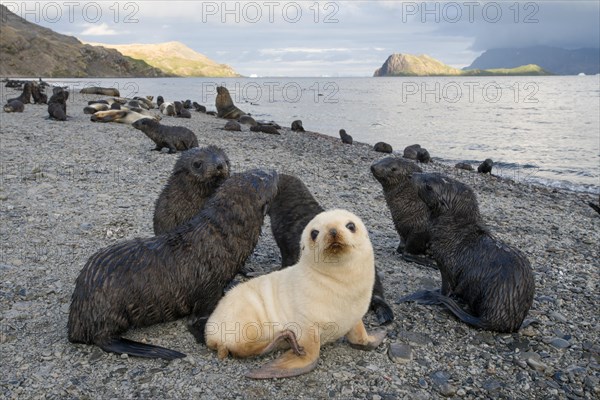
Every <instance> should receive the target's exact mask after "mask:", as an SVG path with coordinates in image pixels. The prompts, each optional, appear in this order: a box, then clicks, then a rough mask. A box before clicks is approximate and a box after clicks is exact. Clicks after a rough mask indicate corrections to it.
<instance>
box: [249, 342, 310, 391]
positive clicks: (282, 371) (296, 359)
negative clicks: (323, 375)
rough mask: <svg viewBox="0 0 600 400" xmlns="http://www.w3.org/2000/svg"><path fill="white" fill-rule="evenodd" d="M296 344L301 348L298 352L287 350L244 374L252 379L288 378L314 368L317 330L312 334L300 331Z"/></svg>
mask: <svg viewBox="0 0 600 400" xmlns="http://www.w3.org/2000/svg"><path fill="white" fill-rule="evenodd" d="M294 337H295V336H294ZM297 346H298V347H299V348H300V349H301V350H300V351H299V352H298V351H297V350H298V349H296V350H295V349H291V350H288V351H286V352H285V353H283V355H282V356H281V357H279V358H277V359H275V360H273V361H271V362H269V363H267V364H265V365H263V366H262V367H260V368H258V369H254V370H251V371H248V372H247V373H246V375H245V376H246V377H247V378H252V379H271V378H289V377H291V376H298V375H302V374H305V373H307V372H310V371H312V370H313V369H315V368H316V367H317V363H318V362H319V352H320V350H321V342H320V337H319V334H318V332H315V333H314V335H313V332H302V336H301V340H299V341H298V342H297ZM298 353H300V354H302V353H303V355H298Z"/></svg>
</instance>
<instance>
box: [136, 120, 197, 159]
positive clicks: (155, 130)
mask: <svg viewBox="0 0 600 400" xmlns="http://www.w3.org/2000/svg"><path fill="white" fill-rule="evenodd" d="M132 126H133V127H134V128H136V129H139V130H141V131H142V132H144V133H145V134H146V136H148V137H149V138H150V139H151V140H152V141H153V142H154V143H156V147H155V148H154V149H153V150H156V151H161V150H162V148H163V147H168V148H169V153H176V152H177V150H188V149H191V148H192V147H198V138H197V137H196V134H195V133H194V132H192V131H191V130H189V129H188V128H186V127H184V126H168V125H161V124H160V123H159V122H158V121H156V120H153V119H150V118H142V119H139V120H137V121H135V122H134V123H133V124H132Z"/></svg>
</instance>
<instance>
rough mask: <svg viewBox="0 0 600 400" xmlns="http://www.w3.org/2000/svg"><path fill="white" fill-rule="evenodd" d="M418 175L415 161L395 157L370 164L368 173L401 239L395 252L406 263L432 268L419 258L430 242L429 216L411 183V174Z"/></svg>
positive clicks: (418, 169) (427, 261) (430, 261)
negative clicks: (378, 186)
mask: <svg viewBox="0 0 600 400" xmlns="http://www.w3.org/2000/svg"><path fill="white" fill-rule="evenodd" d="M417 172H423V171H422V170H421V168H420V167H419V166H418V165H416V164H415V163H414V162H412V161H407V160H403V159H401V158H396V157H386V158H384V159H382V160H379V161H376V162H374V163H373V164H372V165H371V173H372V174H373V176H374V177H375V179H377V181H378V182H379V183H380V184H381V186H382V188H383V195H384V196H385V202H386V203H387V206H388V208H389V210H390V213H391V214H392V220H393V221H394V227H395V228H396V232H398V235H399V236H400V244H399V245H398V249H397V251H398V253H400V254H402V258H403V259H404V260H406V261H409V262H416V263H419V264H421V265H426V266H430V267H433V268H435V266H434V265H433V261H432V260H430V259H428V258H427V257H423V256H422V255H423V254H425V253H426V250H427V244H428V243H429V231H428V226H429V222H430V219H431V216H430V211H429V208H428V207H427V205H426V204H425V203H424V202H423V200H421V198H420V197H419V195H418V194H417V191H416V190H415V188H414V187H413V185H412V183H411V181H410V177H411V175H412V174H413V173H417Z"/></svg>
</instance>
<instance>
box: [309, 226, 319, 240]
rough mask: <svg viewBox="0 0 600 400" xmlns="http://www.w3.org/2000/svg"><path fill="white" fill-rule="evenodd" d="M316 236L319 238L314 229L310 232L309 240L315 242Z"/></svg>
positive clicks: (317, 232)
mask: <svg viewBox="0 0 600 400" xmlns="http://www.w3.org/2000/svg"><path fill="white" fill-rule="evenodd" d="M317 236H319V231H318V230H316V229H313V230H312V231H310V238H311V239H312V240H313V242H314V241H315V240H317Z"/></svg>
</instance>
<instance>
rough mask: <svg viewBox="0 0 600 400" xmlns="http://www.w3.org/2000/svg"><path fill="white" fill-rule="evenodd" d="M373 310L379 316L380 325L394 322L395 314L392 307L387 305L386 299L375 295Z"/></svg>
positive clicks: (372, 302)
mask: <svg viewBox="0 0 600 400" xmlns="http://www.w3.org/2000/svg"><path fill="white" fill-rule="evenodd" d="M371 310H373V312H375V315H377V322H379V325H387V324H389V323H390V322H392V321H393V320H394V312H393V311H392V309H391V307H390V306H389V305H388V303H386V301H385V299H383V298H381V297H379V296H375V295H374V296H373V297H372V298H371Z"/></svg>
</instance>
